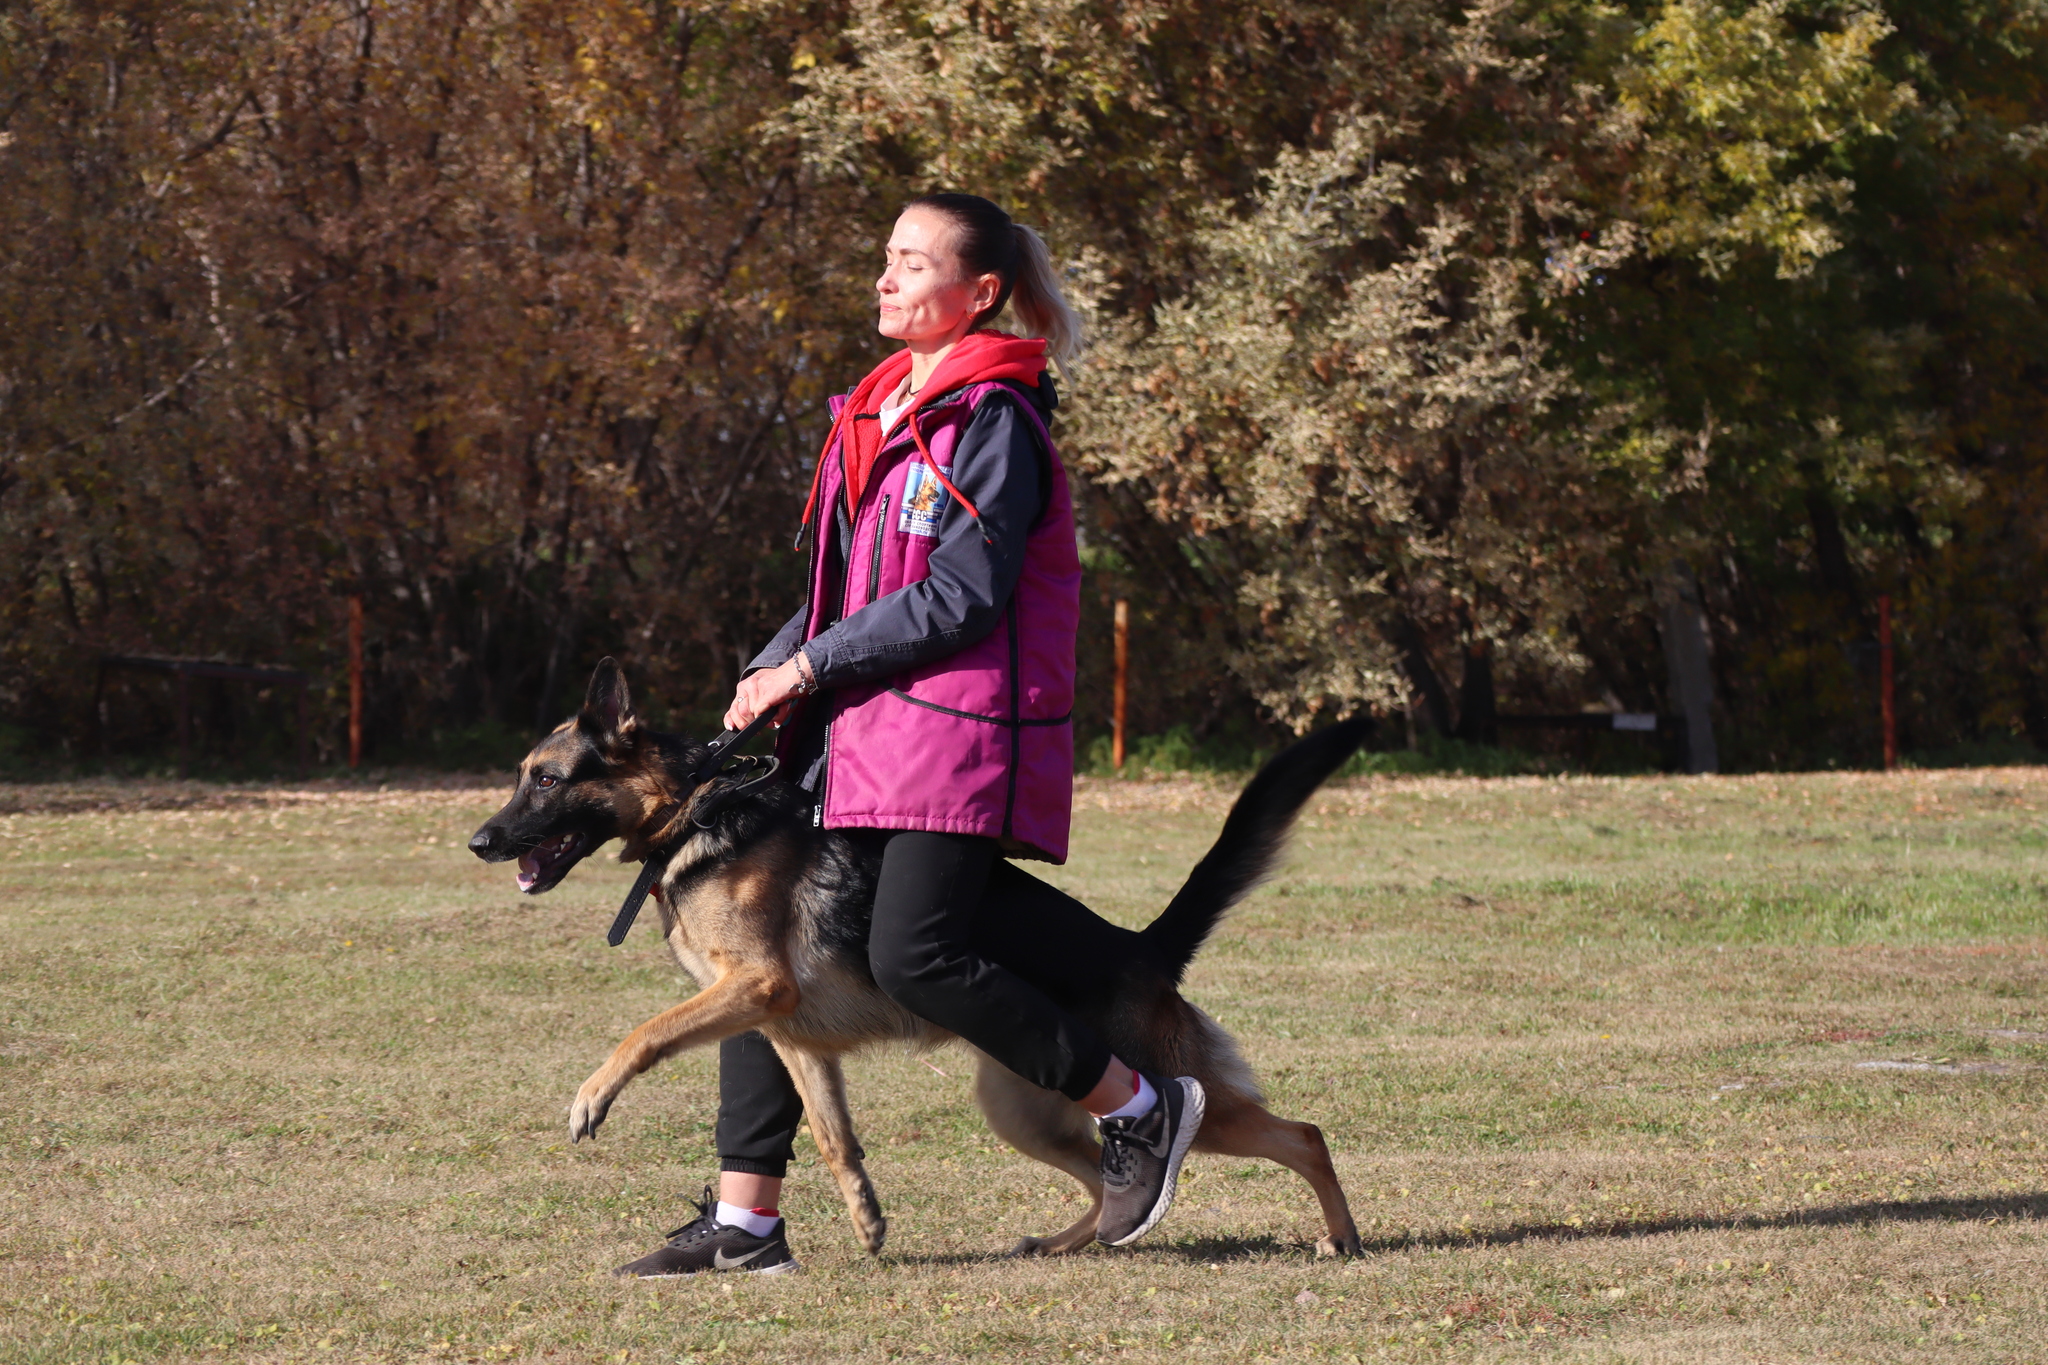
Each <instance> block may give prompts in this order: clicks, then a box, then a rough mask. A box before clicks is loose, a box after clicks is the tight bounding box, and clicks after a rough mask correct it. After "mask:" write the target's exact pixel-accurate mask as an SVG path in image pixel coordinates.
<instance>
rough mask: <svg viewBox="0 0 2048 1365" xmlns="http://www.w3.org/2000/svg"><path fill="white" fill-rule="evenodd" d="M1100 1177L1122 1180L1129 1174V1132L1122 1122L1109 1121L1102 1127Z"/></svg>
mask: <svg viewBox="0 0 2048 1365" xmlns="http://www.w3.org/2000/svg"><path fill="white" fill-rule="evenodd" d="M1101 1131H1102V1175H1103V1178H1104V1179H1106V1180H1107V1179H1118V1180H1120V1179H1122V1178H1123V1177H1125V1176H1127V1175H1129V1174H1130V1169H1131V1161H1130V1155H1129V1153H1130V1131H1129V1128H1128V1126H1127V1125H1126V1123H1125V1122H1124V1120H1122V1119H1111V1120H1110V1121H1109V1122H1108V1123H1105V1124H1103V1125H1102V1129H1101Z"/></svg>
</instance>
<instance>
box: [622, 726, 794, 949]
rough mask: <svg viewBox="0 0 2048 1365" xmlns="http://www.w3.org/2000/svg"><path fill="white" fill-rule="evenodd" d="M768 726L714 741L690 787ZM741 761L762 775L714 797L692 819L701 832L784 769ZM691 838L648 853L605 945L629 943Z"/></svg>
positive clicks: (772, 762)
mask: <svg viewBox="0 0 2048 1365" xmlns="http://www.w3.org/2000/svg"><path fill="white" fill-rule="evenodd" d="M767 723H768V716H767V714H766V713H763V714H761V715H758V716H756V717H754V718H753V719H752V720H750V721H748V722H747V724H746V728H744V729H740V730H727V731H726V732H725V733H724V734H722V735H720V736H719V737H718V738H717V739H714V740H712V741H711V747H710V748H709V749H707V750H705V751H704V759H703V761H702V762H700V763H699V764H698V765H697V768H696V771H694V772H692V773H691V774H690V783H691V785H692V786H693V787H701V786H703V785H704V784H705V783H706V782H710V781H712V780H713V779H714V778H716V777H717V776H718V775H719V774H720V773H721V772H723V771H725V766H726V764H727V763H728V762H729V761H731V760H732V752H733V750H735V749H737V748H739V747H740V746H741V745H743V744H745V743H746V742H747V741H748V740H750V739H752V738H753V737H754V736H755V735H756V734H757V733H759V731H760V729H761V727H762V726H764V725H766V724H767ZM739 761H740V762H742V763H749V764H754V765H756V766H758V767H759V768H760V769H761V772H760V774H759V775H758V776H755V777H750V778H748V779H747V780H746V781H744V782H741V783H738V784H736V785H734V786H732V787H730V788H728V789H727V790H725V791H722V792H718V793H715V794H714V795H713V797H712V798H711V805H710V808H709V809H708V810H701V811H698V812H696V813H695V814H694V815H692V816H691V817H690V818H691V823H693V824H695V825H696V826H697V827H698V828H700V829H709V828H710V827H711V826H710V825H709V823H707V820H706V817H708V816H713V815H716V814H717V813H718V810H719V807H721V806H723V805H725V803H726V802H728V801H731V800H732V799H733V798H735V797H739V796H745V795H746V794H747V793H748V792H751V791H753V790H754V789H755V788H757V787H759V786H761V785H762V784H763V783H765V782H767V781H769V780H770V779H771V778H773V777H774V776H775V770H776V769H777V768H779V767H781V766H782V765H781V762H780V761H779V760H777V759H774V758H764V759H741V760H739ZM689 837H690V836H689V835H687V834H685V835H684V836H683V838H682V839H674V840H671V841H670V842H668V843H666V844H664V845H662V846H661V847H659V848H654V849H650V850H648V853H647V860H646V861H645V862H643V863H642V864H641V865H640V875H639V876H638V877H635V878H634V879H633V889H632V890H631V891H628V892H627V893H626V903H625V904H624V905H621V906H620V907H619V913H618V915H617V917H616V918H614V919H613V920H612V927H611V931H610V932H609V933H607V934H606V935H605V936H604V941H605V942H606V943H608V944H610V945H611V946H612V947H614V948H616V947H618V946H619V945H620V944H621V943H624V942H625V941H626V934H627V933H628V931H630V930H631V929H632V927H633V921H634V920H636V919H638V918H639V917H640V907H641V906H643V905H645V904H646V903H647V893H648V892H650V891H652V890H653V889H654V883H655V882H656V881H658V880H660V878H661V873H662V869H663V868H666V867H667V866H668V860H669V859H670V858H672V857H674V856H675V851H676V850H677V849H678V848H680V847H681V846H682V844H683V840H684V839H687V838H689Z"/></svg>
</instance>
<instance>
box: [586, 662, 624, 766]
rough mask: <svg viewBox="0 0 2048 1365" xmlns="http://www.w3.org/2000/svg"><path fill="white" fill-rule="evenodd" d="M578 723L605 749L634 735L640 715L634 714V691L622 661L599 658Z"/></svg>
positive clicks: (613, 746) (617, 744)
mask: <svg viewBox="0 0 2048 1365" xmlns="http://www.w3.org/2000/svg"><path fill="white" fill-rule="evenodd" d="M576 723H577V725H578V726H580V727H581V728H582V729H583V730H584V731H585V732H586V733H587V734H589V735H590V736H591V737H592V738H594V739H595V740H596V741H597V743H598V747H600V748H604V749H612V748H616V747H618V746H619V745H620V744H621V743H623V742H624V741H625V740H626V738H627V737H628V736H629V735H631V734H632V732H633V727H634V726H635V725H637V724H638V723H639V718H638V717H637V716H635V715H634V714H633V694H632V693H631V692H629V691H627V690H626V674H625V670H624V669H622V668H620V667H619V662H618V660H616V659H613V658H604V659H600V660H598V663H597V671H596V672H595V673H592V674H591V675H590V690H589V691H587V692H585V693H584V694H583V709H582V711H580V712H578V713H577V716H576Z"/></svg>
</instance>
